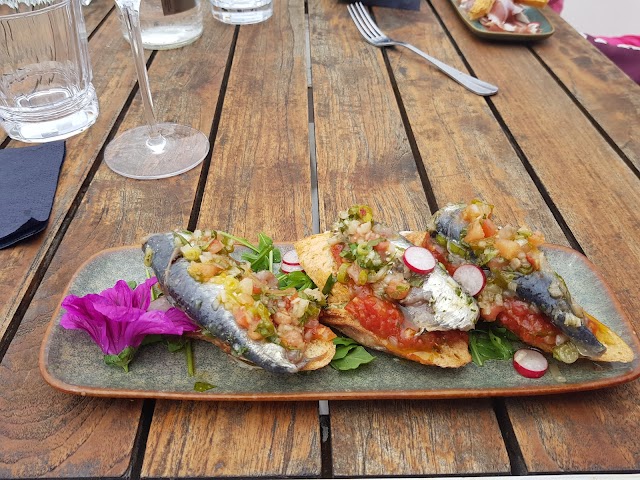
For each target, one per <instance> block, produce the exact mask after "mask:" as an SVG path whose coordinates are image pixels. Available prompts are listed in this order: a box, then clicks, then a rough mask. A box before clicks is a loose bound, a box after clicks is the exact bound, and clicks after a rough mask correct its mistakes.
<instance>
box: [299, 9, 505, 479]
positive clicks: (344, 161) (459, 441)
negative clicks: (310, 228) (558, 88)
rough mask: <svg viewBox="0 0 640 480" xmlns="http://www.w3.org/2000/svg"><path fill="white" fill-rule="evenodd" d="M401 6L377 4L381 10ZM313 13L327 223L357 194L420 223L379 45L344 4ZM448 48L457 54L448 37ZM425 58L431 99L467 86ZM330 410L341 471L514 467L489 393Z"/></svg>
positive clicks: (422, 211) (402, 222)
mask: <svg viewBox="0 0 640 480" xmlns="http://www.w3.org/2000/svg"><path fill="white" fill-rule="evenodd" d="M423 9H424V6H423ZM396 14H397V12H396V11H395V10H390V9H381V10H380V17H381V18H382V17H384V18H389V17H391V18H393V17H394V16H395V15H396ZM407 15H410V16H411V17H412V19H413V18H414V16H415V15H417V13H416V12H411V13H410V14H407ZM309 16H310V23H311V55H312V62H313V63H312V75H313V98H314V112H315V124H316V137H317V143H318V147H317V162H318V181H319V186H318V192H319V200H320V212H321V228H328V227H330V226H331V224H332V222H333V221H334V220H335V217H336V214H337V211H338V210H342V209H345V208H347V207H348V206H349V205H351V204H353V203H366V204H369V205H371V206H372V207H373V208H374V210H375V213H376V215H377V216H378V218H380V219H381V220H382V221H384V222H385V223H388V224H390V225H392V226H394V227H396V228H398V229H407V228H424V225H425V223H426V219H427V218H428V216H429V214H430V212H429V208H428V206H427V201H426V196H425V192H424V190H423V186H422V183H421V181H420V178H419V174H418V170H417V167H416V162H415V159H414V157H413V154H412V151H411V147H410V144H409V140H408V139H407V136H406V133H405V130H404V126H403V123H402V119H401V116H400V111H399V109H398V106H397V103H396V100H395V98H394V93H393V90H392V85H391V83H390V81H389V78H388V75H387V72H386V68H385V65H384V61H383V57H382V55H381V52H380V51H379V50H377V49H375V48H374V47H372V46H370V45H368V44H366V43H365V42H364V41H363V40H362V38H361V37H360V34H359V33H358V31H357V30H356V28H355V26H354V24H353V22H352V21H351V19H350V18H349V15H348V13H347V11H346V9H344V8H338V9H336V8H335V6H334V2H331V1H330V0H320V1H317V2H313V3H312V4H310V5H309ZM412 21H413V20H412ZM420 27H421V28H424V25H423V24H422V23H420ZM430 27H433V26H432V25H431V26H430ZM439 34H440V35H442V33H441V32H440V33H439ZM445 50H446V49H445ZM440 53H442V52H440ZM444 53H446V56H448V57H450V58H453V57H455V53H454V52H453V49H452V48H451V46H449V48H448V50H447V51H445V52H444ZM416 58H417V57H416ZM421 67H424V68H425V70H424V72H425V78H426V77H427V75H429V81H430V82H431V84H430V85H428V87H427V88H426V90H425V91H424V92H423V94H424V96H425V98H432V96H433V95H434V92H438V91H440V90H441V91H442V93H441V95H442V96H441V97H438V99H436V100H434V102H441V103H443V105H442V106H441V110H444V103H446V102H445V98H446V96H447V95H451V94H454V95H456V96H463V95H464V93H461V91H460V90H459V89H458V88H459V87H457V85H455V87H453V86H452V83H451V82H450V80H448V78H446V77H442V76H441V75H439V74H437V73H435V71H434V70H429V68H430V67H428V66H425V65H424V64H421ZM426 83H427V82H426V81H425V82H424V84H422V85H423V86H426ZM436 96H437V95H436ZM449 98H452V97H449ZM458 101H459V100H458ZM472 102H476V103H475V107H469V108H475V109H476V110H482V102H481V101H477V100H476V98H475V97H474V98H472V100H471V101H470V102H469V103H472ZM460 103H462V102H460ZM436 121H437V122H439V121H441V120H440V119H436ZM422 128H428V125H423V126H422ZM437 130H438V127H436V126H434V127H433V129H432V130H431V131H430V133H434V131H436V134H437ZM433 136H435V135H429V138H433ZM442 153H443V152H442V151H440V150H439V149H434V152H433V154H434V155H442ZM443 165H444V162H443ZM451 169H452V170H455V166H452V167H451ZM444 175H446V174H444ZM425 368H428V367H425ZM451 405H454V406H451ZM330 409H331V439H332V458H333V473H334V474H335V475H338V476H355V475H435V474H447V473H449V474H451V473H459V474H460V473H476V474H477V473H495V472H508V471H509V462H508V458H507V454H506V450H505V449H504V445H503V442H502V438H501V436H500V430H499V428H498V425H497V422H496V419H495V417H494V415H493V411H492V410H491V407H490V404H489V403H488V402H486V401H477V402H476V401H469V402H455V403H453V404H447V403H445V402H366V403H356V402H331V403H330ZM445 432H448V433H445ZM452 432H455V433H454V434H452ZM442 435H448V439H446V440H445V439H444V438H443V437H442ZM472 445H473V447H470V446H472ZM453 456H455V459H454V458H453Z"/></svg>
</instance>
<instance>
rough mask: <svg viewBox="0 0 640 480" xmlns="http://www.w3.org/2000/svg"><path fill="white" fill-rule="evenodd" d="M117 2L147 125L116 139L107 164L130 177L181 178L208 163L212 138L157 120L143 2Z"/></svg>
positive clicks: (189, 128) (188, 128)
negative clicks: (142, 27)
mask: <svg viewBox="0 0 640 480" xmlns="http://www.w3.org/2000/svg"><path fill="white" fill-rule="evenodd" d="M115 2H116V5H117V6H118V8H119V9H120V12H121V13H122V17H123V19H124V22H125V25H126V27H127V31H128V33H129V43H130V44H131V53H132V54H133V59H134V62H135V66H136V73H137V74H138V84H139V85H140V95H141V97H142V104H143V107H144V115H145V119H146V122H147V125H143V126H140V127H136V128H133V129H131V130H127V131H126V132H124V133H123V134H122V135H120V136H118V137H117V138H115V139H114V140H112V141H111V142H110V143H109V145H107V148H106V150H105V152H104V160H105V163H106V164H107V166H108V167H109V168H110V169H111V170H113V171H114V172H116V173H118V174H120V175H123V176H125V177H130V178H137V179H154V178H166V177H172V176H174V175H179V174H181V173H184V172H186V171H187V170H191V169H192V168H193V167H195V166H196V165H198V164H199V163H200V162H202V160H204V157H205V156H206V155H207V153H208V152H209V139H208V138H207V137H206V136H205V135H204V134H203V133H202V132H200V131H199V130H196V129H194V128H191V127H188V126H186V125H178V124H175V123H158V122H157V121H156V115H155V112H154V110H153V100H152V98H151V90H150V88H149V76H148V75H147V67H146V64H145V60H144V52H143V47H142V37H141V34H140V0H115Z"/></svg>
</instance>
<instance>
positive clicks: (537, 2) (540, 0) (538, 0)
mask: <svg viewBox="0 0 640 480" xmlns="http://www.w3.org/2000/svg"><path fill="white" fill-rule="evenodd" d="M518 3H519V4H521V5H527V6H528V7H533V8H543V7H544V6H545V5H547V3H549V0H518Z"/></svg>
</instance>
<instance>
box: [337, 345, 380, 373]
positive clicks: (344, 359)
mask: <svg viewBox="0 0 640 480" xmlns="http://www.w3.org/2000/svg"><path fill="white" fill-rule="evenodd" d="M333 343H334V344H335V345H336V353H335V355H334V356H333V360H331V366H332V367H333V368H335V369H336V370H354V369H356V368H358V367H359V366H360V365H364V364H366V363H369V362H371V361H373V360H374V359H375V358H376V357H374V356H373V355H371V354H370V353H369V352H367V351H366V350H365V349H364V347H363V346H361V345H359V344H358V343H357V342H356V341H354V340H352V339H351V338H347V337H336V338H334V339H333Z"/></svg>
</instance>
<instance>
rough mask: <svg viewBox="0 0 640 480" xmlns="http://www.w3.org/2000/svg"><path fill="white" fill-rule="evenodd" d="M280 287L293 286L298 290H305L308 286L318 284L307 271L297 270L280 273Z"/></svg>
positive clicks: (312, 286) (311, 286) (313, 286)
mask: <svg viewBox="0 0 640 480" xmlns="http://www.w3.org/2000/svg"><path fill="white" fill-rule="evenodd" d="M278 287H280V288H283V289H286V288H291V287H293V288H295V289H296V290H298V291H303V290H306V289H307V288H316V284H315V283H313V280H311V278H310V277H309V275H307V274H306V273H304V272H302V271H295V272H291V273H281V274H280V275H278Z"/></svg>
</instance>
